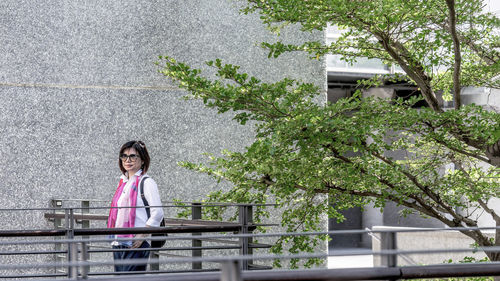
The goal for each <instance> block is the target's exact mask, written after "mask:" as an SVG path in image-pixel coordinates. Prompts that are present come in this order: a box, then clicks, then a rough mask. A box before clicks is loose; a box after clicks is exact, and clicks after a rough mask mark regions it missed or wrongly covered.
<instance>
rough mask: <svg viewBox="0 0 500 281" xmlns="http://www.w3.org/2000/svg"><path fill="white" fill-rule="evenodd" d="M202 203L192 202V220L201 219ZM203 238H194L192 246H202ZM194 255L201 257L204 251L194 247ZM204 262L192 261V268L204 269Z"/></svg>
mask: <svg viewBox="0 0 500 281" xmlns="http://www.w3.org/2000/svg"><path fill="white" fill-rule="evenodd" d="M201 217H202V216H201V203H192V204H191V219H192V220H200V219H201ZM191 235H193V236H197V235H201V233H192V234H191ZM201 245H202V244H201V240H199V239H193V240H192V244H191V246H192V247H201ZM191 253H192V256H193V258H194V257H201V256H202V252H201V249H193V250H191ZM202 267H203V266H202V263H201V262H193V263H192V268H193V269H202Z"/></svg>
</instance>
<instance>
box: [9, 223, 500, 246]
mask: <svg viewBox="0 0 500 281" xmlns="http://www.w3.org/2000/svg"><path fill="white" fill-rule="evenodd" d="M496 228H498V229H500V227H484V228H464V229H467V230H480V229H496ZM183 229H184V230H185V232H183ZM458 229H461V228H446V230H458ZM88 230H92V229H91V228H89V229H88ZM95 230H99V231H95V232H92V233H89V232H86V231H84V230H83V229H74V231H75V235H101V234H120V233H121V234H136V233H190V232H189V231H191V229H189V227H180V228H178V229H177V230H176V231H175V232H174V231H173V229H172V228H171V227H169V226H167V227H162V228H158V227H157V228H152V227H148V228H146V227H137V228H116V229H108V228H97V229H95ZM125 230H126V231H127V232H126V233H125ZM440 230H444V229H435V230H432V229H423V230H415V229H413V230H411V231H399V230H391V231H389V230H369V231H368V230H334V231H323V232H278V233H258V234H231V235H228V234H224V235H202V236H197V237H196V239H197V240H199V239H207V238H222V239H228V238H262V237H279V236H314V235H341V234H362V233H392V232H398V233H399V232H421V231H440ZM65 231H66V230H64V229H55V230H50V229H48V230H43V229H42V230H1V231H0V237H15V236H16V235H15V234H16V233H20V235H19V236H43V235H45V236H61V235H62V234H61V233H63V232H64V233H65ZM225 231H228V230H221V231H220V232H225ZM229 231H233V230H229ZM31 232H33V233H31ZM77 232H78V234H77ZM207 232H209V231H207ZM212 232H217V231H215V230H214V231H212ZM82 233H84V234H82ZM148 239H150V240H163V239H165V240H190V239H194V238H193V237H192V236H167V237H163V238H148ZM123 240H127V239H123ZM130 240H131V239H130ZM71 241H75V242H107V241H110V239H86V240H83V239H82V240H77V239H74V240H54V241H50V242H55V243H63V242H64V243H66V242H71ZM31 242H33V243H35V244H40V243H44V242H41V241H18V242H4V241H0V245H5V244H19V243H23V244H29V243H31ZM46 242H49V241H46Z"/></svg>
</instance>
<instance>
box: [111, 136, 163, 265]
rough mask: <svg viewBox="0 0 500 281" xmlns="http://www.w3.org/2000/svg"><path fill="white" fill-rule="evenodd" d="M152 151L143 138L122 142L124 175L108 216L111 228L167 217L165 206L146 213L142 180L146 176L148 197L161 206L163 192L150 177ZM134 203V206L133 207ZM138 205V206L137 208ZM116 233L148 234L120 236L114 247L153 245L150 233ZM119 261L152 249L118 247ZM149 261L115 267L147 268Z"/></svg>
mask: <svg viewBox="0 0 500 281" xmlns="http://www.w3.org/2000/svg"><path fill="white" fill-rule="evenodd" d="M149 162H150V158H149V154H148V150H147V149H146V146H145V145H144V143H143V142H142V141H129V142H127V143H125V144H124V145H122V147H121V149H120V154H119V159H118V166H119V167H120V170H121V171H122V176H121V179H120V183H119V184H118V188H117V189H116V192H115V195H114V196H113V200H112V202H111V207H112V208H111V209H110V211H109V217H108V228H114V227H117V228H130V227H155V226H160V222H161V220H162V219H163V209H162V208H150V216H149V218H148V215H147V213H146V209H145V208H139V207H141V206H144V202H143V200H142V198H141V194H140V190H139V187H140V184H141V181H143V180H144V187H143V188H144V190H143V193H144V197H145V199H146V200H147V202H148V205H149V206H161V205H162V204H161V200H160V194H159V193H158V186H157V185H156V182H155V181H154V180H153V179H152V178H149V177H147V175H146V172H147V171H148V168H149ZM129 207H130V208H129ZM135 207H138V208H135ZM115 237H118V238H124V237H134V238H144V239H139V240H134V241H127V240H123V239H121V240H117V241H113V243H111V245H112V246H113V249H139V248H145V249H147V248H150V245H149V243H148V242H147V241H146V238H147V237H149V234H135V235H133V234H126V235H121V234H120V235H116V236H115ZM113 257H114V260H115V261H121V260H127V259H148V258H149V251H148V250H144V251H141V250H139V251H116V252H113ZM146 267H147V263H144V264H121V265H120V264H118V265H115V271H145V270H146Z"/></svg>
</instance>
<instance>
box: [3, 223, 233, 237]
mask: <svg viewBox="0 0 500 281" xmlns="http://www.w3.org/2000/svg"><path fill="white" fill-rule="evenodd" d="M240 229H241V227H240V226H239V225H227V226H225V225H210V226H203V225H200V226H166V227H135V228H76V229H72V232H73V233H74V235H104V234H137V233H149V234H155V233H157V234H161V233H200V232H229V231H238V230H240ZM65 234H66V230H65V229H52V230H2V231H0V237H29V236H38V237H39V236H64V235H65Z"/></svg>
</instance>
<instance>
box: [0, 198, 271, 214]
mask: <svg viewBox="0 0 500 281" xmlns="http://www.w3.org/2000/svg"><path fill="white" fill-rule="evenodd" d="M83 201H87V200H83ZM181 203H182V202H181ZM239 206H276V204H245V203H200V205H198V204H192V202H189V204H187V205H182V206H180V205H175V203H174V204H173V205H156V206H150V207H151V208H190V207H239ZM111 208H117V209H120V208H144V206H134V207H110V206H102V207H101V206H93V207H81V206H78V207H77V206H75V207H45V208H0V212H4V211H55V210H64V209H72V210H100V209H111Z"/></svg>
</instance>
